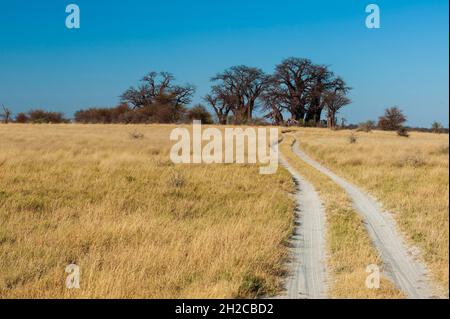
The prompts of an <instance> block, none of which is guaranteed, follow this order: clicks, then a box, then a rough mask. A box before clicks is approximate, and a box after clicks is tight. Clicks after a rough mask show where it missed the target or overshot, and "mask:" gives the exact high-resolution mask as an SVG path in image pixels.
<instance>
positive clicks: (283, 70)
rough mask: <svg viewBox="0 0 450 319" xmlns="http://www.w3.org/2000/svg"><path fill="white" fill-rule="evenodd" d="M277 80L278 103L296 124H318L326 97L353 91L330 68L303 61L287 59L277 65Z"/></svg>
mask: <svg viewBox="0 0 450 319" xmlns="http://www.w3.org/2000/svg"><path fill="white" fill-rule="evenodd" d="M274 81H275V83H276V85H278V87H279V90H278V91H277V92H278V94H280V95H281V97H280V98H279V102H281V103H282V104H283V108H284V109H286V110H288V111H289V112H290V113H291V119H293V120H295V121H305V122H311V121H312V122H315V123H317V122H319V121H320V118H321V115H322V111H323V109H324V107H325V104H324V97H325V94H327V93H329V92H335V93H341V94H344V95H345V94H346V93H347V92H348V91H349V90H350V88H349V87H347V86H346V84H345V82H344V80H343V79H342V78H340V77H336V76H335V75H334V74H333V72H331V71H330V70H329V69H328V67H326V66H323V65H315V64H313V63H312V62H311V61H310V60H308V59H301V58H288V59H285V60H283V61H282V62H281V64H279V65H277V67H276V70H275V74H274Z"/></svg>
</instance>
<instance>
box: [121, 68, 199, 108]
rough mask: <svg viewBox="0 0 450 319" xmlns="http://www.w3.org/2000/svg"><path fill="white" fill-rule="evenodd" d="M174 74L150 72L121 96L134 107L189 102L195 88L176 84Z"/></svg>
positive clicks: (176, 105)
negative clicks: (136, 85)
mask: <svg viewBox="0 0 450 319" xmlns="http://www.w3.org/2000/svg"><path fill="white" fill-rule="evenodd" d="M174 80H175V78H174V76H173V75H172V74H170V73H167V72H160V73H157V72H150V73H148V74H147V75H146V76H144V77H143V78H142V79H141V84H140V85H139V86H138V87H137V88H134V87H130V88H129V89H128V90H126V91H125V92H124V93H123V94H122V95H121V96H120V98H121V101H122V103H127V104H131V106H132V107H133V108H142V107H149V106H151V105H153V104H161V105H166V104H169V105H173V106H175V107H178V106H182V105H186V104H189V103H190V102H191V98H192V95H193V94H194V92H195V88H194V86H192V85H189V84H187V85H185V86H180V85H174V84H173V81H174Z"/></svg>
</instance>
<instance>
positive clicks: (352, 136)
mask: <svg viewBox="0 0 450 319" xmlns="http://www.w3.org/2000/svg"><path fill="white" fill-rule="evenodd" d="M357 141H358V137H357V136H356V135H355V134H354V133H351V134H350V136H349V137H348V142H349V143H350V144H355V143H356V142H357Z"/></svg>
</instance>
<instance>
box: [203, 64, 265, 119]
mask: <svg viewBox="0 0 450 319" xmlns="http://www.w3.org/2000/svg"><path fill="white" fill-rule="evenodd" d="M211 81H213V82H215V83H217V84H216V85H214V87H213V91H214V90H215V91H220V92H221V93H222V94H223V95H224V96H226V99H227V100H228V102H227V103H226V104H227V106H231V107H232V108H231V112H233V115H234V118H235V120H236V121H237V122H238V123H247V122H248V121H251V120H252V115H253V111H254V110H255V109H256V108H257V106H258V104H257V100H258V98H259V97H260V95H261V94H262V93H263V91H264V90H265V88H266V87H267V85H268V84H269V83H270V77H269V76H267V75H265V74H264V72H263V71H262V70H261V69H258V68H252V67H248V66H244V65H240V66H234V67H231V68H229V69H227V70H225V71H224V72H223V73H219V74H217V75H216V76H215V77H213V78H212V79H211ZM216 96H217V94H216ZM222 101H223V99H222Z"/></svg>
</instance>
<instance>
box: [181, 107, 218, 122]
mask: <svg viewBox="0 0 450 319" xmlns="http://www.w3.org/2000/svg"><path fill="white" fill-rule="evenodd" d="M187 118H188V120H189V122H192V121H194V120H198V121H202V124H212V123H213V119H212V116H211V114H210V113H209V112H208V111H207V110H206V108H205V107H204V106H203V105H201V104H197V105H196V106H194V107H193V108H192V109H189V110H188V111H187Z"/></svg>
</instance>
